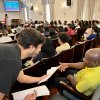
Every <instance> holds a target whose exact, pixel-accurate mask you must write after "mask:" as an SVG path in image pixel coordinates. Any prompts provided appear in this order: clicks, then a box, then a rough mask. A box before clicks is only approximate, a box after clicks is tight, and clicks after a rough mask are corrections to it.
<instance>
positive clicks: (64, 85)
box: [60, 81, 91, 100]
mask: <svg viewBox="0 0 100 100" xmlns="http://www.w3.org/2000/svg"><path fill="white" fill-rule="evenodd" d="M60 84H61V86H62V89H64V90H66V91H68V92H69V93H70V94H72V95H74V96H77V97H79V98H80V99H79V100H91V99H90V97H88V96H86V95H84V94H82V93H80V92H78V91H77V90H76V89H74V88H73V87H71V86H70V85H69V84H67V83H65V82H63V81H60ZM63 95H66V94H63Z"/></svg>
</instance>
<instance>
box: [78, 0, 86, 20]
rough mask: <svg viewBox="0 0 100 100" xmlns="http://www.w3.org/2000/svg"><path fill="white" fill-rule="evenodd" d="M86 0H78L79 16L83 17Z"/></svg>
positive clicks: (79, 17)
mask: <svg viewBox="0 0 100 100" xmlns="http://www.w3.org/2000/svg"><path fill="white" fill-rule="evenodd" d="M83 9H84V0H77V18H78V19H80V20H81V19H83Z"/></svg>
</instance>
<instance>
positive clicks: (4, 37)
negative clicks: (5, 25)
mask: <svg viewBox="0 0 100 100" xmlns="http://www.w3.org/2000/svg"><path fill="white" fill-rule="evenodd" d="M10 41H12V39H11V37H9V36H2V37H1V38H0V43H5V42H10Z"/></svg>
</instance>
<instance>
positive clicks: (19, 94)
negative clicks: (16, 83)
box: [12, 85, 50, 100]
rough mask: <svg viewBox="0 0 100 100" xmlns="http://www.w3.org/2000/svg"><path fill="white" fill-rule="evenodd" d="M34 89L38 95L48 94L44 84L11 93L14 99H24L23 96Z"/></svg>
mask: <svg viewBox="0 0 100 100" xmlns="http://www.w3.org/2000/svg"><path fill="white" fill-rule="evenodd" d="M34 90H35V91H36V92H37V97H38V96H44V95H50V92H49V90H48V88H47V87H46V86H45V85H42V86H38V87H35V88H31V89H26V90H23V91H19V92H15V93H12V95H13V98H14V100H24V97H25V96H26V95H28V94H31V93H34Z"/></svg>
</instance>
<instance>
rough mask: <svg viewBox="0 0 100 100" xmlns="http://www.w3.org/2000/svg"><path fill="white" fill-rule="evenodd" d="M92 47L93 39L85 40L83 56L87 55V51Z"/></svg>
mask: <svg viewBox="0 0 100 100" xmlns="http://www.w3.org/2000/svg"><path fill="white" fill-rule="evenodd" d="M91 48H92V40H87V41H85V46H84V52H83V56H84V55H85V52H86V51H87V50H89V49H91Z"/></svg>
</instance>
